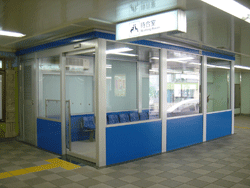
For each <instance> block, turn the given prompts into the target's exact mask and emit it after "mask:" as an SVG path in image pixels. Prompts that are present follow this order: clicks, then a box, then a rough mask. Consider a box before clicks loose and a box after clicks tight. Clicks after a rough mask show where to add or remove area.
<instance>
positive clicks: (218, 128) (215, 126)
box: [207, 111, 232, 140]
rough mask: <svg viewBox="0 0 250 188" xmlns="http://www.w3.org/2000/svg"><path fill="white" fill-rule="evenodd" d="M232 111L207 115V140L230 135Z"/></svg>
mask: <svg viewBox="0 0 250 188" xmlns="http://www.w3.org/2000/svg"><path fill="white" fill-rule="evenodd" d="M231 131H232V111H226V112H218V113H212V114H207V140H212V139H215V138H219V137H222V136H226V135H230V134H231Z"/></svg>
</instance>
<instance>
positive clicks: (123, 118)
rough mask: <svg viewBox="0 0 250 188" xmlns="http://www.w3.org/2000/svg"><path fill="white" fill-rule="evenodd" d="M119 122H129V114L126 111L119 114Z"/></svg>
mask: <svg viewBox="0 0 250 188" xmlns="http://www.w3.org/2000/svg"><path fill="white" fill-rule="evenodd" d="M119 119H120V123H126V122H129V116H128V114H127V113H123V114H119Z"/></svg>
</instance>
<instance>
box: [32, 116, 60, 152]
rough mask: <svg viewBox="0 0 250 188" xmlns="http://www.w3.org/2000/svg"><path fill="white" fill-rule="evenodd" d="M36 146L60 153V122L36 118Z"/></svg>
mask: <svg viewBox="0 0 250 188" xmlns="http://www.w3.org/2000/svg"><path fill="white" fill-rule="evenodd" d="M37 146H38V147H39V148H42V149H45V150H48V151H51V152H54V153H57V154H62V138H61V122H55V121H49V120H44V119H39V118H38V119H37Z"/></svg>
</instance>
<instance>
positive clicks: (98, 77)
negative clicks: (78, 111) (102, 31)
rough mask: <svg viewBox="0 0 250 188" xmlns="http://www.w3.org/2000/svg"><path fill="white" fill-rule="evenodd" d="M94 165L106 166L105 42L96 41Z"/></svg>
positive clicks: (102, 40) (101, 40)
mask: <svg viewBox="0 0 250 188" xmlns="http://www.w3.org/2000/svg"><path fill="white" fill-rule="evenodd" d="M95 92H96V95H95V123H96V133H95V139H96V160H97V161H96V165H97V166H98V167H101V166H106V40H104V39H97V47H96V56H95Z"/></svg>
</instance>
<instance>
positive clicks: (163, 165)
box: [0, 116, 250, 188]
mask: <svg viewBox="0 0 250 188" xmlns="http://www.w3.org/2000/svg"><path fill="white" fill-rule="evenodd" d="M249 122H250V117H247V116H236V117H235V134H234V135H230V136H226V137H223V138H220V139H216V140H212V141H209V142H206V143H202V144H197V145H194V146H190V147H186V148H183V149H179V150H175V151H172V152H168V153H163V154H159V155H155V156H151V157H147V158H143V159H140V160H135V161H131V162H127V163H123V164H119V165H115V166H108V167H105V168H97V167H95V166H93V165H89V164H84V163H79V164H76V163H74V164H73V163H70V162H67V161H65V160H63V159H62V158H61V156H58V155H54V154H52V153H48V152H46V151H43V150H40V149H38V148H35V147H33V146H30V145H27V144H24V143H21V142H18V141H16V140H9V141H3V142H0V188H5V187H8V188H12V187H13V188H19V187H20V188H21V187H23V188H26V187H34V188H45V187H46V188H50V187H61V188H78V187H79V188H80V187H90V188H112V187H121V188H139V187H149V188H168V187H178V188H197V187H204V188H228V187H232V188H247V187H250V144H249V143H250V123H249Z"/></svg>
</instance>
